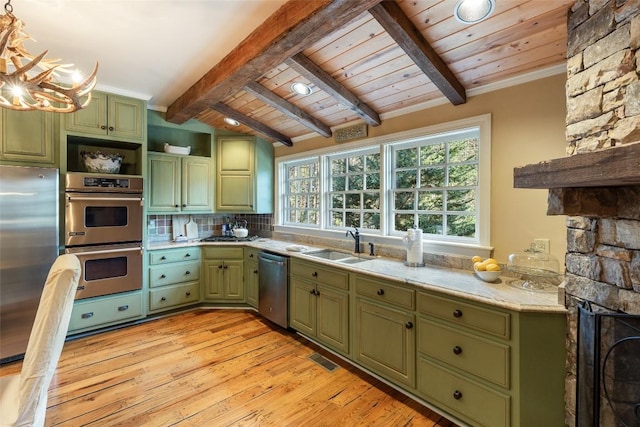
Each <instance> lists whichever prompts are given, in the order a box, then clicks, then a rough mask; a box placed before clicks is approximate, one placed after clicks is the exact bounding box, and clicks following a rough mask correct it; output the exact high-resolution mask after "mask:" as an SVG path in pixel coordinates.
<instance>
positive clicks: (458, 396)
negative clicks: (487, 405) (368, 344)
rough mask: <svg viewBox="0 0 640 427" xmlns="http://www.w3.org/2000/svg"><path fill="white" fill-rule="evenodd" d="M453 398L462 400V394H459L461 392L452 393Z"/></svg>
mask: <svg viewBox="0 0 640 427" xmlns="http://www.w3.org/2000/svg"><path fill="white" fill-rule="evenodd" d="M453 398H454V399H455V400H460V399H462V392H461V391H459V390H456V391H454V392H453Z"/></svg>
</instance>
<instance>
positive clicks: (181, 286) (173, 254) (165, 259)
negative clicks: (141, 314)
mask: <svg viewBox="0 0 640 427" xmlns="http://www.w3.org/2000/svg"><path fill="white" fill-rule="evenodd" d="M199 300H200V248H198V247H187V248H178V249H165V250H157V251H151V252H149V312H151V313H156V312H160V311H164V310H168V309H174V308H178V307H184V306H187V305H190V304H194V303H197V302H198V301H199Z"/></svg>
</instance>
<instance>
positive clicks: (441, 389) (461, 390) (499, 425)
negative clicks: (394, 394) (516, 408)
mask: <svg viewBox="0 0 640 427" xmlns="http://www.w3.org/2000/svg"><path fill="white" fill-rule="evenodd" d="M418 390H419V392H420V393H421V394H422V395H424V397H425V398H426V400H427V401H428V402H430V403H433V404H434V405H435V406H437V407H439V408H442V409H444V410H446V411H447V412H450V413H452V414H455V415H456V416H457V417H458V418H460V419H461V420H463V421H466V422H468V423H469V424H471V425H474V426H487V427H506V426H509V425H511V423H510V419H511V414H510V411H511V403H510V397H509V396H508V395H507V394H505V393H499V392H497V391H495V390H493V389H491V388H489V387H486V386H484V385H482V384H481V383H478V382H475V381H472V380H470V379H468V377H467V376H464V375H460V373H456V372H455V371H452V370H449V369H447V368H444V367H441V366H439V365H438V364H436V363H433V362H432V361H430V360H429V359H428V358H426V357H423V356H420V357H419V358H418ZM540 409H541V410H544V409H543V408H540ZM532 426H533V424H532Z"/></svg>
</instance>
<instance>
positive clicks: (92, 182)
mask: <svg viewBox="0 0 640 427" xmlns="http://www.w3.org/2000/svg"><path fill="white" fill-rule="evenodd" d="M65 190H66V191H79V192H87V191H89V192H94V191H95V192H116V193H142V177H126V178H125V177H122V176H109V175H97V174H85V173H73V172H71V173H67V175H66V177H65Z"/></svg>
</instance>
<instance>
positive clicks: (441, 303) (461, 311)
mask: <svg viewBox="0 0 640 427" xmlns="http://www.w3.org/2000/svg"><path fill="white" fill-rule="evenodd" d="M418 311H419V312H420V313H421V314H426V315H430V316H434V317H437V318H440V319H443V320H446V321H447V322H449V323H451V324H456V325H461V326H465V327H467V328H469V329H474V330H476V331H480V332H485V333H487V334H491V335H495V336H496V337H499V338H503V339H507V340H508V339H509V338H510V333H511V316H510V315H509V313H504V312H501V311H497V310H490V309H487V308H483V307H479V306H476V305H473V304H469V303H465V302H461V301H457V300H454V299H449V298H442V297H439V296H435V295H431V294H427V293H422V292H421V293H419V294H418Z"/></svg>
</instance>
